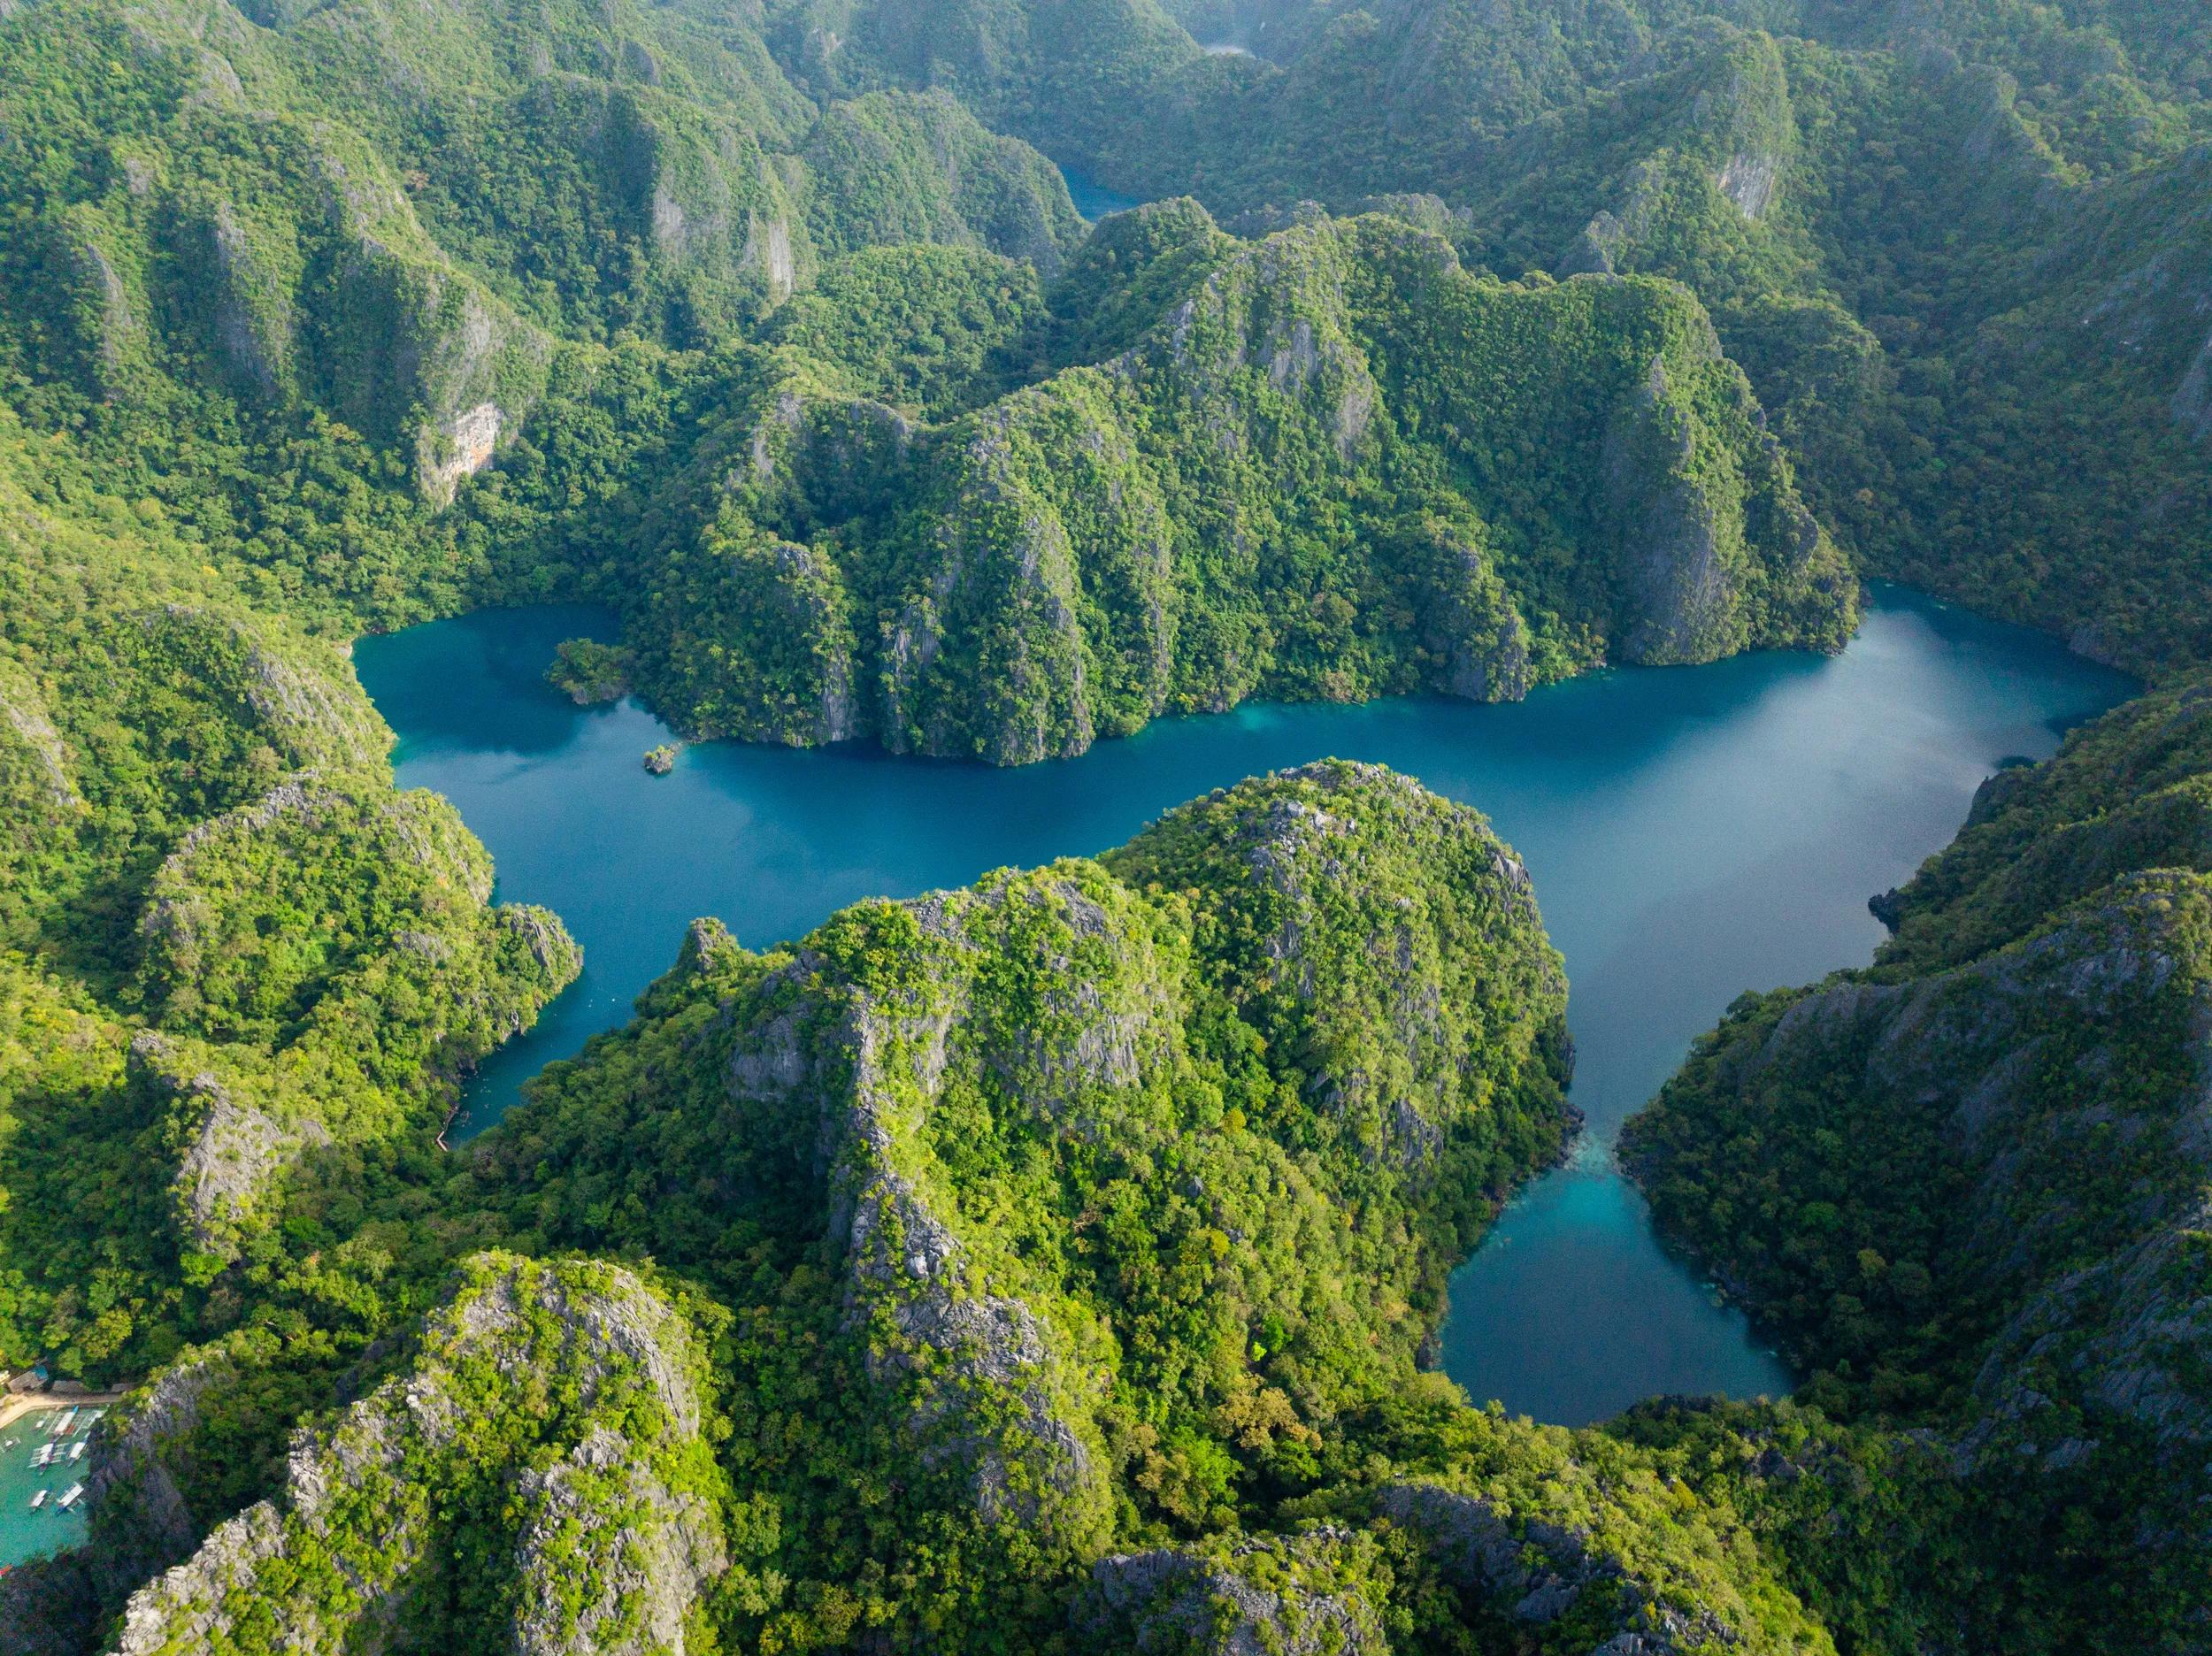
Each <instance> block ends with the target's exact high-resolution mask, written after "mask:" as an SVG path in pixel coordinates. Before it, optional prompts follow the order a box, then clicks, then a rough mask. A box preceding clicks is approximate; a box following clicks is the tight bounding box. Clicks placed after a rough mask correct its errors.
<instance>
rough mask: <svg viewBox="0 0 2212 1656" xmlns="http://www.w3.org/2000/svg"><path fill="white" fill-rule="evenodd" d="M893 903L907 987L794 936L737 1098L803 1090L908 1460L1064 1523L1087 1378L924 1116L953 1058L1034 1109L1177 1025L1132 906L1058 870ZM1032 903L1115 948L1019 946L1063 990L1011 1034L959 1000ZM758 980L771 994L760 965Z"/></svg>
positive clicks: (1086, 1471)
mask: <svg viewBox="0 0 2212 1656" xmlns="http://www.w3.org/2000/svg"><path fill="white" fill-rule="evenodd" d="M901 908H902V909H903V910H904V912H905V913H906V914H907V915H909V916H911V917H912V919H913V921H914V923H915V924H916V926H917V929H918V931H919V933H920V936H921V938H922V939H924V941H923V943H922V945H921V947H920V950H919V951H918V952H919V955H920V958H921V960H923V961H924V962H926V972H925V975H924V979H923V984H922V986H920V987H919V988H918V989H917V990H916V991H915V993H914V994H913V996H912V997H911V998H908V999H903V1000H891V999H887V998H885V997H884V996H882V995H881V994H879V993H872V992H871V991H869V990H866V989H863V988H860V987H857V986H856V985H845V984H841V983H839V982H837V981H835V979H834V977H833V975H831V974H830V973H828V972H826V970H825V966H826V962H824V961H823V960H822V958H821V957H820V956H818V955H813V954H801V955H800V956H799V957H798V958H797V959H796V960H795V961H794V962H792V964H791V965H789V966H788V967H787V968H785V969H784V970H783V971H782V972H781V973H780V974H778V978H779V979H780V981H781V982H782V983H785V984H787V985H791V986H792V987H794V988H798V989H801V990H802V991H803V999H802V1000H799V1002H798V1003H797V1005H796V1006H795V1008H785V1009H782V1010H780V1011H777V1012H775V1013H773V1014H772V1015H770V1016H765V1017H763V1018H762V1019H760V1020H759V1021H758V1022H757V1023H755V1024H754V1025H753V1026H752V1027H751V1028H749V1029H748V1030H745V1031H741V1032H740V1033H739V1034H738V1036H737V1039H736V1041H735V1044H734V1048H733V1054H732V1056H731V1059H730V1062H729V1069H728V1085H729V1087H730V1090H731V1092H733V1095H735V1096H737V1097H739V1098H741V1099H744V1100H752V1101H758V1102H766V1103H772V1104H775V1105H778V1106H780V1107H782V1108H808V1107H810V1108H813V1109H815V1110H816V1111H817V1112H818V1115H817V1122H816V1125H815V1128H814V1130H813V1131H812V1132H811V1133H810V1134H807V1135H805V1136H806V1137H808V1138H810V1140H811V1141H812V1143H813V1145H814V1146H815V1149H814V1156H815V1161H816V1166H817V1169H818V1170H819V1172H820V1174H821V1175H822V1176H823V1177H826V1224H827V1230H828V1233H829V1238H830V1240H831V1242H832V1244H833V1247H834V1248H835V1250H836V1251H837V1252H838V1253H839V1254H840V1255H841V1258H842V1261H843V1269H844V1271H845V1292H844V1304H845V1315H844V1327H845V1330H846V1331H847V1333H848V1334H849V1336H850V1337H852V1338H856V1339H863V1340H864V1341H865V1357H864V1368H865V1371H866V1373H867V1375H868V1376H869V1378H870V1380H871V1381H872V1383H873V1384H875V1385H877V1386H878V1387H879V1388H881V1389H882V1391H884V1393H885V1394H886V1395H887V1397H888V1398H890V1399H895V1407H896V1408H897V1409H898V1410H899V1411H900V1413H901V1414H902V1418H903V1421H904V1422H905V1429H906V1430H907V1432H908V1434H909V1436H910V1441H911V1442H912V1443H913V1445H915V1447H916V1449H917V1451H918V1454H919V1456H920V1459H921V1460H922V1463H923V1464H924V1465H925V1466H926V1467H928V1468H949V1469H956V1471H957V1473H958V1475H959V1476H961V1477H962V1478H964V1482H965V1483H966V1487H967V1489H968V1492H969V1499H970V1501H971V1504H972V1509H973V1510H974V1512H975V1514H977V1516H978V1517H979V1519H980V1520H982V1521H983V1522H986V1523H1008V1524H1013V1525H1018V1526H1019V1527H1020V1528H1021V1529H1024V1530H1025V1531H1028V1532H1032V1533H1041V1534H1044V1535H1047V1536H1062V1535H1065V1534H1068V1533H1071V1532H1072V1531H1074V1530H1076V1529H1080V1528H1082V1527H1085V1526H1087V1524H1089V1523H1091V1522H1094V1520H1095V1518H1096V1517H1097V1515H1098V1514H1099V1513H1100V1512H1101V1511H1102V1506H1103V1504H1104V1502H1105V1501H1106V1499H1107V1493H1106V1485H1105V1461H1104V1456H1103V1452H1102V1449H1101V1448H1100V1446H1099V1445H1098V1443H1097V1439H1096V1429H1095V1427H1094V1425H1093V1423H1092V1422H1091V1421H1090V1420H1089V1418H1088V1417H1087V1410H1086V1407H1085V1399H1086V1397H1087V1391H1088V1385H1087V1382H1085V1381H1083V1380H1081V1379H1080V1378H1079V1376H1078V1374H1077V1373H1076V1371H1075V1370H1074V1369H1073V1368H1072V1367H1071V1360H1070V1356H1069V1353H1068V1337H1067V1335H1066V1334H1065V1333H1064V1331H1062V1330H1056V1329H1055V1328H1053V1327H1052V1326H1051V1325H1050V1324H1049V1322H1048V1321H1047V1319H1046V1318H1045V1317H1044V1316H1043V1315H1041V1314H1040V1313H1039V1312H1038V1311H1037V1310H1035V1309H1034V1308H1033V1307H1032V1306H1031V1305H1030V1304H1028V1303H1027V1302H1026V1301H1025V1299H1024V1298H1023V1295H1022V1287H1023V1282H1022V1279H1021V1277H1020V1275H1019V1273H1018V1270H1017V1269H1015V1268H1014V1267H1013V1266H1012V1263H1011V1261H1006V1260H1004V1259H1002V1258H1000V1259H995V1258H994V1257H993V1250H992V1249H991V1248H990V1247H989V1246H986V1245H982V1239H981V1238H974V1237H971V1236H967V1235H964V1234H963V1225H962V1223H960V1222H959V1220H958V1219H957V1217H956V1212H955V1211H954V1210H952V1209H951V1208H950V1207H949V1206H947V1205H945V1204H944V1203H942V1202H941V1200H940V1198H939V1197H938V1196H937V1195H936V1194H935V1192H934V1191H933V1185H932V1182H931V1180H930V1178H929V1177H928V1176H927V1174H926V1171H925V1170H924V1169H926V1166H927V1164H928V1161H929V1159H930V1154H931V1153H930V1152H928V1151H927V1150H926V1148H925V1147H924V1141H925V1139H926V1119H927V1116H928V1115H929V1113H930V1112H931V1110H932V1108H933V1106H934V1104H935V1101H936V1100H937V1098H938V1097H939V1095H940V1092H941V1089H942V1088H943V1087H945V1086H946V1085H948V1077H949V1076H956V1077H958V1078H959V1079H960V1081H961V1082H962V1084H964V1085H987V1086H990V1087H992V1088H994V1089H1003V1092H1004V1094H1005V1095H1006V1096H1008V1097H1010V1099H1014V1100H1020V1101H1021V1103H1020V1108H1024V1109H1025V1110H1027V1111H1030V1112H1033V1113H1034V1114H1036V1115H1041V1116H1043V1117H1045V1118H1047V1119H1053V1118H1055V1117H1056V1114H1057V1113H1058V1112H1060V1111H1063V1110H1064V1109H1065V1108H1067V1107H1068V1104H1069V1102H1070V1101H1071V1100H1073V1099H1074V1098H1076V1097H1078V1096H1081V1097H1085V1098H1092V1097H1094V1096H1095V1094H1096V1093H1097V1092H1099V1091H1100V1090H1102V1089H1106V1090H1110V1089H1112V1088H1114V1087H1118V1086H1128V1085H1134V1084H1135V1082H1136V1080H1137V1078H1138V1074H1139V1072H1140V1070H1141V1069H1145V1068H1148V1067H1149V1064H1150V1063H1151V1062H1156V1061H1157V1060H1158V1058H1159V1057H1160V1055H1161V1054H1164V1052H1165V1050H1166V1046H1165V1043H1166V1040H1167V1039H1169V1036H1170V1031H1169V1028H1168V1019H1167V1016H1166V1015H1165V1012H1164V1008H1160V1007H1159V1006H1158V1005H1157V1004H1156V994H1157V990H1156V976H1155V973H1156V966H1155V963H1154V962H1151V961H1150V959H1149V945H1148V942H1147V941H1146V940H1145V939H1143V938H1142V937H1141V936H1140V935H1138V934H1137V933H1136V932H1135V931H1133V929H1132V924H1131V920H1130V916H1129V914H1128V912H1127V911H1126V908H1124V909H1122V910H1121V911H1120V912H1117V913H1112V914H1110V913H1109V912H1108V911H1107V909H1106V908H1103V907H1102V906H1101V905H1100V904H1099V903H1098V902H1097V901H1093V900H1092V899H1091V898H1089V897H1088V896H1087V895H1086V894H1085V893H1081V892H1079V891H1078V890H1076V889H1075V888H1073V887H1072V886H1071V885H1066V884H1065V883H1060V884H1054V883H1052V882H1048V881H1040V882H1035V883H1031V884H1025V885H1020V886H1018V887H1016V886H1014V885H1002V886H1000V887H997V888H996V889H990V888H987V889H986V890H985V891H984V892H982V893H941V894H938V895H935V896H932V897H926V898H923V899H919V900H918V901H914V902H912V903H909V904H904V905H901ZM1039 908H1042V910H1043V911H1044V912H1045V913H1046V914H1047V915H1048V916H1050V919H1051V920H1052V921H1056V922H1058V923H1060V924H1063V925H1064V926H1065V928H1066V930H1067V931H1068V932H1069V933H1070V934H1071V935H1072V936H1073V937H1075V938H1077V939H1091V940H1092V941H1093V942H1094V943H1096V944H1099V945H1101V946H1102V947H1103V948H1104V949H1105V950H1106V951H1108V952H1110V953H1111V954H1114V955H1115V956H1116V957H1118V960H1119V961H1120V962H1121V964H1120V966H1119V968H1118V970H1114V971H1112V972H1111V973H1110V974H1107V975H1105V976H1104V977H1103V978H1102V979H1101V978H1091V979H1088V980H1083V979H1081V978H1080V977H1079V974H1077V973H1076V972H1074V971H1072V970H1071V964H1072V962H1070V961H1069V960H1067V959H1065V958H1064V957H1059V958H1047V959H1043V960H1037V961H1032V962H1023V963H1022V964H1020V965H1018V966H1017V967H1016V970H1030V971H1033V972H1034V973H1035V975H1036V977H1037V978H1038V979H1039V980H1040V981H1041V983H1042V984H1044V985H1047V986H1048V988H1047V993H1046V994H1045V995H1044V996H1043V997H1042V999H1043V1000H1044V1001H1045V1003H1046V1004H1047V1005H1050V1004H1051V1002H1052V996H1053V994H1054V993H1064V995H1065V997H1066V998H1065V1000H1064V1001H1063V1002H1062V1003H1061V1005H1060V1006H1059V1008H1058V1010H1059V1011H1060V1013H1061V1014H1063V1015H1064V1016H1056V1017H1052V1018H1050V1019H1049V1020H1048V1023H1049V1025H1050V1027H1049V1029H1044V1030H1038V1031H1031V1032H1028V1034H1027V1035H1026V1036H1024V1035H1021V1034H1013V1035H1011V1037H1010V1032H1008V1031H1000V1030H998V1029H996V1028H995V1026H991V1025H987V1024H986V1025H981V1026H979V1025H978V1024H977V1023H976V1022H975V1021H974V1020H975V1018H976V1017H977V1016H979V1015H978V1014H977V1013H976V1012H975V1009H974V1008H973V1007H972V1003H971V1000H970V982H971V978H972V974H973V973H975V972H976V971H978V970H981V969H983V968H984V967H986V966H989V965H999V964H1002V962H1004V961H1005V959H1006V956H1005V954H1003V953H1002V951H1003V950H1004V949H1005V947H1006V933H1007V931H1008V930H1009V929H1010V927H1011V926H1012V925H1014V924H1018V923H1020V922H1023V921H1028V920H1033V919H1034V918H1035V917H1036V916H1037V913H1038V910H1039ZM1055 929H1056V928H1055ZM771 989H772V993H771V996H770V999H771V1000H774V999H776V998H777V997H776V995H775V993H773V990H774V980H772V985H771ZM1009 1037H1010V1038H1009Z"/></svg>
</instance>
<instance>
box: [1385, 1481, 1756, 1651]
mask: <svg viewBox="0 0 2212 1656" xmlns="http://www.w3.org/2000/svg"><path fill="white" fill-rule="evenodd" d="M1376 1509H1377V1511H1378V1512H1379V1514H1380V1515H1381V1516H1382V1517H1384V1518H1386V1519H1387V1520H1388V1521H1389V1522H1391V1523H1393V1524H1395V1525H1397V1526H1398V1527H1399V1528H1401V1529H1409V1530H1411V1531H1412V1532H1413V1533H1415V1534H1416V1535H1417V1536H1419V1537H1421V1538H1422V1540H1423V1541H1424V1542H1425V1545H1426V1546H1427V1548H1428V1551H1429V1554H1430V1556H1431V1558H1432V1559H1433V1560H1435V1562H1436V1565H1437V1567H1438V1568H1439V1570H1440V1573H1441V1574H1442V1575H1443V1576H1444V1579H1445V1580H1446V1581H1448V1582H1449V1583H1451V1584H1452V1585H1453V1586H1455V1587H1456V1588H1458V1589H1459V1590H1460V1591H1463V1592H1465V1593H1470V1594H1472V1595H1474V1596H1476V1597H1478V1598H1481V1599H1483V1600H1485V1601H1486V1602H1487V1603H1488V1604H1489V1605H1490V1606H1492V1608H1493V1609H1494V1610H1495V1611H1496V1612H1498V1613H1500V1614H1504V1615H1506V1616H1509V1617H1510V1618H1511V1619H1512V1620H1513V1621H1517V1622H1521V1623H1523V1624H1525V1625H1526V1626H1528V1627H1531V1628H1539V1627H1545V1626H1548V1625H1549V1624H1550V1623H1552V1622H1555V1621H1558V1620H1559V1619H1560V1618H1561V1617H1563V1616H1564V1615H1567V1614H1569V1613H1570V1612H1578V1621H1581V1622H1587V1621H1590V1620H1592V1619H1593V1611H1592V1606H1596V1609H1595V1611H1594V1619H1595V1620H1597V1621H1600V1622H1601V1623H1603V1622H1607V1621H1609V1622H1610V1623H1611V1624H1612V1628H1613V1630H1612V1631H1611V1632H1610V1633H1609V1634H1607V1635H1605V1636H1603V1637H1602V1639H1601V1642H1600V1643H1599V1644H1596V1645H1595V1646H1594V1647H1593V1651H1592V1656H1599V1652H1603V1656H1668V1653H1669V1652H1676V1651H1683V1650H1710V1649H1725V1648H1726V1647H1728V1646H1730V1645H1732V1644H1737V1643H1739V1642H1740V1634H1739V1633H1738V1631H1737V1630H1736V1629H1732V1628H1731V1627H1729V1626H1728V1624H1727V1623H1726V1622H1725V1621H1723V1620H1722V1619H1721V1618H1720V1617H1719V1616H1718V1615H1717V1614H1714V1612H1713V1611H1712V1610H1711V1609H1710V1608H1709V1607H1701V1606H1694V1605H1691V1606H1682V1605H1677V1604H1674V1603H1671V1602H1670V1601H1669V1600H1668V1599H1667V1598H1665V1596H1664V1595H1663V1594H1662V1593H1661V1592H1659V1591H1657V1590H1656V1589H1655V1586H1654V1585H1653V1584H1652V1583H1648V1582H1646V1581H1643V1580H1641V1579H1640V1578H1638V1577H1637V1576H1636V1575H1634V1574H1633V1573H1632V1571H1630V1570H1629V1569H1628V1568H1626V1566H1625V1565H1624V1563H1623V1562H1622V1560H1619V1559H1617V1558H1614V1557H1611V1556H1609V1555H1608V1554H1606V1553H1604V1552H1600V1551H1598V1550H1597V1549H1595V1548H1594V1546H1593V1545H1591V1538H1590V1537H1589V1536H1588V1535H1586V1534H1585V1533H1583V1532H1580V1531H1578V1530H1575V1529H1569V1528H1567V1527H1565V1526H1563V1525H1560V1524H1556V1523H1553V1522H1548V1520H1545V1519H1541V1518H1532V1517H1530V1516H1528V1515H1526V1514H1520V1515H1518V1516H1517V1517H1514V1518H1509V1517H1508V1516H1507V1515H1505V1514H1502V1513H1501V1512H1500V1511H1499V1509H1498V1508H1497V1507H1496V1506H1494V1504H1493V1503H1492V1502H1491V1501H1489V1500H1488V1499H1485V1498H1484V1497H1482V1496H1479V1495H1469V1494H1463V1493H1460V1492H1458V1491H1453V1490H1448V1489H1445V1488H1443V1487H1441V1486H1440V1485H1438V1484H1434V1483H1397V1484H1393V1485H1391V1486H1390V1487H1389V1488H1387V1489H1386V1490H1384V1491H1382V1493H1381V1495H1380V1496H1379V1498H1378V1499H1377V1502H1376Z"/></svg>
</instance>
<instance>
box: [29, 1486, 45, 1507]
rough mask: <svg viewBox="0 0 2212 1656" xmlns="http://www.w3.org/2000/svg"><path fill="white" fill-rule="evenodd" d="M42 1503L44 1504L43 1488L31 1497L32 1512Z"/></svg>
mask: <svg viewBox="0 0 2212 1656" xmlns="http://www.w3.org/2000/svg"><path fill="white" fill-rule="evenodd" d="M44 1505H46V1491H44V1490H41V1491H39V1492H38V1493H37V1494H35V1495H34V1496H32V1497H31V1510H32V1511H33V1512H36V1511H37V1510H38V1509H39V1508H40V1507H42V1506H44Z"/></svg>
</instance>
